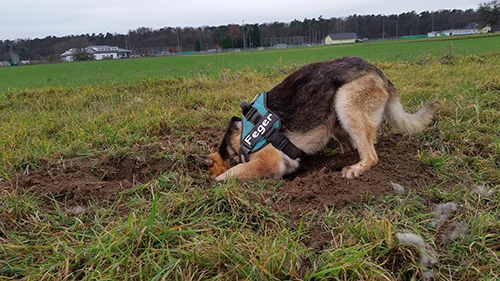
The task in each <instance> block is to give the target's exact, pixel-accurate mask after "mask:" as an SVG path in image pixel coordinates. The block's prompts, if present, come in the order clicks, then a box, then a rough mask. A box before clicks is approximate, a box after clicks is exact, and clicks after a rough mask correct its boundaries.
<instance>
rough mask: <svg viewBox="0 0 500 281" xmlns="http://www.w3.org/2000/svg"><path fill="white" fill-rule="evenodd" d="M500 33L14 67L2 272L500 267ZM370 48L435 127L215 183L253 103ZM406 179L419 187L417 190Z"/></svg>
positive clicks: (159, 274)
mask: <svg viewBox="0 0 500 281" xmlns="http://www.w3.org/2000/svg"><path fill="white" fill-rule="evenodd" d="M499 48H500V36H492V37H483V38H478V37H472V38H467V39H460V38H457V39H455V38H451V39H446V40H423V41H387V42H374V43H367V44H365V43H362V44H350V45H342V46H332V47H329V46H325V47H317V48H305V49H287V50H272V51H254V52H240V53H228V54H215V55H197V56H172V57H162V58H147V59H146V58H145V59H127V60H118V61H96V62H83V63H67V64H54V65H38V66H25V67H11V68H3V69H0V279H2V280H75V279H78V280H431V279H432V278H433V279H434V280H498V279H499V278H500V246H499V245H500V220H499V217H500V199H499V196H500V123H499V122H500V75H499V73H500V49H499ZM345 55H349V56H361V57H364V58H367V59H368V60H369V61H371V62H373V63H374V64H375V65H376V66H377V67H379V68H380V69H381V70H382V71H383V72H384V73H385V75H386V76H387V77H388V78H389V79H390V80H391V81H392V82H393V83H394V85H395V86H396V88H398V90H399V92H400V96H401V101H402V104H403V106H404V107H405V109H406V110H407V111H408V112H415V111H416V110H417V109H418V108H420V107H421V106H422V105H423V104H425V103H427V102H434V103H436V104H438V105H439V109H438V111H437V113H436V116H435V118H434V123H432V125H431V126H430V127H429V128H428V129H427V130H426V131H425V132H423V133H421V134H417V135H413V136H409V135H403V134H398V133H396V132H394V131H393V130H391V129H390V128H388V127H387V126H385V125H383V126H382V128H381V129H380V130H379V135H378V137H377V144H376V150H377V153H378V155H379V163H378V165H377V166H375V167H374V168H373V169H372V170H370V171H368V172H367V173H366V174H363V175H362V176H361V177H360V178H358V179H354V180H350V181H348V180H345V179H343V178H342V177H341V176H340V170H341V169H342V167H344V166H346V165H350V164H353V163H355V162H356V161H357V159H358V156H357V154H356V153H355V152H350V153H346V154H341V153H340V152H339V149H338V147H337V146H336V144H334V143H332V144H331V145H330V146H329V147H328V148H326V149H325V150H324V151H321V152H320V153H318V154H317V155H315V156H310V157H306V158H304V159H303V161H302V162H301V167H300V168H299V170H298V171H297V172H296V173H294V174H292V175H289V176H287V177H285V178H284V179H280V180H274V179H254V180H247V181H242V180H229V181H226V182H214V181H213V180H212V179H211V178H210V177H209V174H208V173H207V171H205V170H204V169H203V167H200V166H199V165H197V164H196V163H195V161H193V159H192V157H189V155H191V154H208V153H210V152H213V151H215V149H216V148H217V146H218V144H219V143H220V141H221V137H222V134H223V133H224V131H225V126H226V125H227V123H228V121H229V119H230V118H231V116H233V115H240V109H239V104H240V102H241V101H242V100H244V99H247V100H248V99H251V98H253V97H254V96H255V94H257V93H260V92H261V91H262V90H268V89H271V88H272V87H273V86H275V85H276V84H278V83H279V82H280V81H282V80H283V79H284V78H285V77H286V76H287V75H289V74H291V73H292V72H293V71H295V70H296V69H297V68H298V67H299V66H300V65H302V64H305V63H307V62H312V61H319V60H324V59H328V58H332V57H338V56H345ZM402 189H404V190H402Z"/></svg>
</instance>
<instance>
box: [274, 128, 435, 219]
mask: <svg viewBox="0 0 500 281" xmlns="http://www.w3.org/2000/svg"><path fill="white" fill-rule="evenodd" d="M375 149H376V151H377V154H378V156H379V163H378V164H377V165H376V166H375V167H373V168H372V169H371V170H369V171H368V172H366V173H365V174H363V175H361V176H360V177H359V178H357V179H353V180H347V179H345V178H342V176H341V172H340V171H341V170H342V168H343V167H345V166H348V165H352V164H354V163H356V162H357V161H358V159H359V156H358V154H357V153H356V152H355V151H351V152H348V153H345V154H341V153H337V154H334V155H329V156H326V155H321V154H319V155H315V156H310V157H307V158H304V159H303V160H302V162H301V167H300V168H299V170H298V171H297V172H295V173H294V174H291V175H289V176H286V178H285V182H284V184H283V185H281V186H280V187H279V190H278V195H279V196H277V198H280V199H277V200H276V201H269V200H267V203H268V204H270V205H271V206H272V207H273V208H274V209H275V210H277V211H279V212H286V213H289V214H290V215H291V218H292V220H296V219H299V218H300V216H301V215H302V214H304V213H307V212H310V211H313V210H316V209H318V208H320V209H321V208H324V206H328V207H334V208H342V207H344V206H345V205H346V204H348V203H350V202H358V203H359V202H361V201H362V200H363V198H366V197H367V196H373V197H375V198H379V197H381V196H383V195H387V194H390V193H393V192H394V191H393V189H392V187H391V185H390V182H391V181H392V182H395V183H399V184H401V185H402V186H404V187H405V189H406V190H407V191H408V190H409V189H412V188H416V187H417V186H418V185H419V183H421V182H422V180H425V181H426V182H427V183H429V182H437V181H438V179H437V178H435V177H434V176H433V175H432V174H431V173H430V172H428V171H427V170H425V169H424V167H422V165H421V164H420V162H419V160H418V151H419V150H421V149H422V148H421V145H420V144H419V143H417V142H415V138H414V137H413V138H411V137H409V136H402V135H396V134H388V135H385V136H383V137H381V138H380V139H379V140H378V143H377V144H376V145H375Z"/></svg>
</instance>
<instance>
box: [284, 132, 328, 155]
mask: <svg viewBox="0 0 500 281" xmlns="http://www.w3.org/2000/svg"><path fill="white" fill-rule="evenodd" d="M286 136H287V138H288V139H289V140H290V141H291V142H292V143H293V144H294V145H295V146H296V147H298V148H299V149H301V150H302V151H304V152H305V153H307V154H313V153H315V152H318V151H320V150H321V149H323V148H324V147H325V146H326V145H327V144H328V141H329V140H330V138H331V126H328V125H321V126H319V127H316V128H315V129H313V130H310V131H309V132H306V133H289V134H287V135H286Z"/></svg>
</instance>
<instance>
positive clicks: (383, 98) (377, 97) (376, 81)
mask: <svg viewBox="0 0 500 281" xmlns="http://www.w3.org/2000/svg"><path fill="white" fill-rule="evenodd" d="M386 83H387V82H385V81H383V80H382V78H381V77H379V76H375V75H365V76H363V77H361V78H360V79H357V80H355V81H353V82H351V83H348V84H346V85H344V86H343V87H341V88H340V89H339V90H338V92H337V96H336V98H335V109H336V111H337V114H338V118H339V121H340V123H341V124H342V126H343V128H344V129H345V130H346V131H347V132H348V133H349V135H350V136H351V138H352V142H353V145H354V147H355V148H356V149H357V150H358V152H359V156H360V161H359V162H358V163H356V164H354V165H352V166H349V167H345V168H344V169H343V170H342V175H343V176H344V177H346V178H349V179H350V178H354V177H358V176H359V175H361V174H362V173H363V172H365V171H367V170H369V169H370V168H371V167H373V166H375V165H376V164H377V162H378V157H377V153H376V152H375V147H374V141H375V132H376V130H377V128H378V126H379V125H380V122H382V113H383V109H384V107H385V104H386V102H387V100H388V99H389V93H388V91H387V86H386V85H387V84H386ZM384 86H385V87H384Z"/></svg>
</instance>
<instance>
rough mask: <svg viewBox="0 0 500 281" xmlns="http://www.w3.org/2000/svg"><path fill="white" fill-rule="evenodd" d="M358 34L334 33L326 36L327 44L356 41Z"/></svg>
mask: <svg viewBox="0 0 500 281" xmlns="http://www.w3.org/2000/svg"><path fill="white" fill-rule="evenodd" d="M356 39H358V36H357V35H356V33H354V32H349V33H333V34H329V35H328V36H326V37H325V45H331V44H340V43H354V42H355V41H356Z"/></svg>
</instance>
